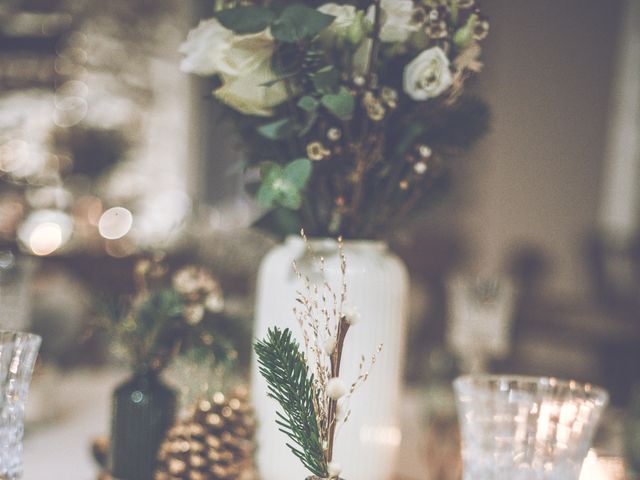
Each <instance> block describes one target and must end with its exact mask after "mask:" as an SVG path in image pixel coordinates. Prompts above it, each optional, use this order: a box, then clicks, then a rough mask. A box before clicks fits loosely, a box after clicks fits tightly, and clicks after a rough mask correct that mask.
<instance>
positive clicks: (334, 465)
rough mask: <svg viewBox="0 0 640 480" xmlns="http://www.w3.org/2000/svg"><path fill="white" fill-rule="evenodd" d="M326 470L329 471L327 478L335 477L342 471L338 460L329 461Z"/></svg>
mask: <svg viewBox="0 0 640 480" xmlns="http://www.w3.org/2000/svg"><path fill="white" fill-rule="evenodd" d="M327 470H328V472H329V478H337V477H339V476H340V474H341V473H342V467H341V466H340V464H339V463H338V462H329V465H327Z"/></svg>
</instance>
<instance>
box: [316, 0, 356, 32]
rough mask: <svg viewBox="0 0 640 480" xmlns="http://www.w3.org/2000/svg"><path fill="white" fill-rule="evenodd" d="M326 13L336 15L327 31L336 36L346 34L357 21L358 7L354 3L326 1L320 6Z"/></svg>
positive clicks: (322, 11) (321, 10)
mask: <svg viewBox="0 0 640 480" xmlns="http://www.w3.org/2000/svg"><path fill="white" fill-rule="evenodd" d="M318 11H319V12H321V13H324V14H325V15H331V16H332V17H335V19H334V20H333V22H331V25H329V26H328V27H327V31H329V32H330V33H332V34H333V35H336V36H346V35H347V32H348V31H349V28H350V27H351V25H352V24H353V22H355V21H356V18H357V16H356V7H354V6H353V5H338V4H337V3H325V4H324V5H322V6H321V7H319V8H318Z"/></svg>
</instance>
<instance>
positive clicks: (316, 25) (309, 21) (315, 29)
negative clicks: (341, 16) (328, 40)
mask: <svg viewBox="0 0 640 480" xmlns="http://www.w3.org/2000/svg"><path fill="white" fill-rule="evenodd" d="M334 18H335V17H333V16H331V15H325V14H324V13H321V12H319V11H317V10H316V9H314V8H311V7H307V6H306V5H302V4H299V3H294V4H292V5H289V6H288V7H287V8H285V9H284V10H283V11H282V13H281V14H280V16H279V17H278V18H277V19H276V20H275V21H274V22H273V24H272V25H271V34H272V35H273V37H274V38H275V39H276V40H278V41H279V42H285V43H297V42H301V41H304V40H310V39H312V38H313V37H315V36H316V35H317V34H318V33H320V32H321V31H322V30H324V29H325V28H326V27H328V26H329V25H331V23H332V22H333V20H334Z"/></svg>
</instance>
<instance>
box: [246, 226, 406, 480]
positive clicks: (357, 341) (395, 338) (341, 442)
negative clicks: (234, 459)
mask: <svg viewBox="0 0 640 480" xmlns="http://www.w3.org/2000/svg"><path fill="white" fill-rule="evenodd" d="M310 243H311V246H312V248H313V250H314V252H315V253H316V255H317V256H318V257H323V258H324V260H325V268H324V274H322V273H321V271H320V269H319V268H318V265H317V264H316V263H315V262H314V261H313V260H312V258H311V255H309V253H308V251H307V248H306V246H305V244H304V242H303V241H302V239H300V238H298V237H290V238H288V239H287V240H286V242H285V243H284V244H281V245H278V246H276V247H275V248H274V249H273V250H271V252H270V253H269V254H268V255H267V256H266V257H265V258H264V260H263V262H262V265H261V267H260V272H259V276H258V291H257V305H256V326H255V336H256V337H257V338H263V337H264V336H265V335H266V332H267V329H268V328H269V327H272V326H278V327H280V328H286V327H288V328H290V329H291V330H292V331H293V332H294V334H296V335H297V338H298V341H301V337H302V336H301V332H300V327H299V325H298V323H297V321H296V319H295V317H294V315H293V307H294V306H295V298H296V291H297V290H300V289H301V288H302V284H301V282H300V280H299V279H298V277H297V275H296V274H295V272H294V270H293V267H292V264H293V262H294V261H295V262H296V263H297V265H298V269H299V270H300V271H301V272H302V273H303V274H305V275H308V276H309V277H310V279H311V281H312V282H313V283H317V284H320V285H321V284H322V283H323V281H324V280H326V281H327V282H328V283H329V285H331V286H332V288H333V289H334V290H335V291H336V292H339V291H340V285H341V275H340V259H339V250H338V244H337V242H336V241H335V240H332V239H320V240H311V241H310ZM344 253H345V256H346V261H347V273H346V282H347V303H348V304H349V306H350V307H355V308H356V309H357V311H358V312H359V313H360V322H359V323H357V324H356V325H355V326H354V327H353V328H352V329H351V330H350V331H349V334H348V335H347V340H346V342H345V347H344V354H343V359H342V369H341V375H340V376H341V377H342V378H343V379H344V381H345V382H350V381H351V380H355V378H356V376H357V372H358V364H359V362H360V358H361V356H362V355H365V356H366V357H369V356H370V355H371V354H373V353H374V352H375V351H376V349H377V347H378V345H379V344H381V343H382V344H383V350H382V352H381V353H380V355H379V356H378V361H377V363H376V364H375V366H374V367H373V369H372V371H371V374H370V376H369V379H368V380H367V382H365V384H364V385H363V386H362V387H361V388H360V389H359V390H358V391H357V392H356V394H355V395H354V397H353V399H352V401H351V410H352V413H351V416H350V418H349V421H348V422H347V423H346V424H345V425H344V426H343V427H342V429H341V430H340V431H339V433H338V437H337V441H336V450H335V453H334V460H335V461H337V462H338V463H340V465H341V466H342V474H341V477H343V478H347V479H349V480H389V478H391V476H392V474H393V470H394V462H395V459H396V453H397V450H398V447H399V444H400V440H401V434H400V428H399V413H400V412H399V408H400V400H401V394H402V385H403V382H402V375H403V360H404V353H405V337H406V326H407V322H406V315H407V292H408V275H407V271H406V268H405V266H404V264H403V263H402V262H401V261H400V259H398V257H396V256H395V255H394V254H392V253H391V252H389V251H388V249H387V246H386V244H385V243H383V242H375V241H346V242H345V243H344ZM252 364H253V372H252V373H253V375H252V395H253V401H254V404H255V408H256V415H257V419H258V431H257V442H258V452H257V462H258V468H259V471H260V477H261V478H262V479H263V480H301V479H304V478H306V477H307V476H308V475H309V473H308V472H306V471H305V469H304V467H303V466H302V465H301V464H300V462H299V461H298V459H297V458H296V457H295V456H294V455H293V454H292V453H291V452H290V451H289V450H288V448H287V447H286V446H285V441H286V440H287V439H286V437H285V436H284V434H282V433H281V432H279V431H278V428H277V426H276V424H275V420H276V413H275V412H276V409H277V405H276V403H275V401H274V400H272V399H270V398H267V395H266V391H267V388H266V383H265V381H264V379H263V378H262V377H261V376H260V375H259V373H258V371H257V362H256V361H254V362H252Z"/></svg>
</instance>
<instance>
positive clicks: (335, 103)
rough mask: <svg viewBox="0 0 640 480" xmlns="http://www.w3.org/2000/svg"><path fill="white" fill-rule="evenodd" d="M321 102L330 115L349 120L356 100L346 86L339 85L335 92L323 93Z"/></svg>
mask: <svg viewBox="0 0 640 480" xmlns="http://www.w3.org/2000/svg"><path fill="white" fill-rule="evenodd" d="M321 103H322V105H323V106H324V107H325V108H326V109H327V110H329V112H330V113H331V114H332V115H334V116H336V117H338V118H339V119H340V120H351V119H352V118H353V111H354V109H355V106H356V102H355V99H354V98H353V95H352V94H351V92H350V91H349V89H347V88H346V87H340V91H339V92H338V93H336V94H328V95H324V96H323V97H322V100H321Z"/></svg>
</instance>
